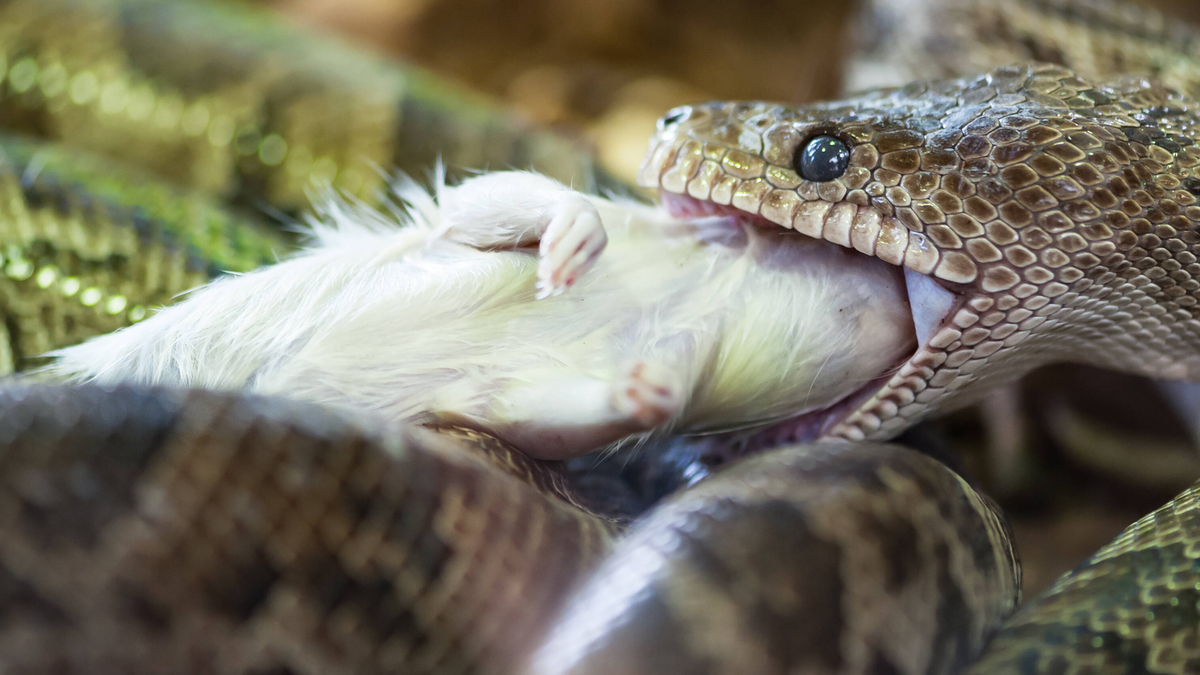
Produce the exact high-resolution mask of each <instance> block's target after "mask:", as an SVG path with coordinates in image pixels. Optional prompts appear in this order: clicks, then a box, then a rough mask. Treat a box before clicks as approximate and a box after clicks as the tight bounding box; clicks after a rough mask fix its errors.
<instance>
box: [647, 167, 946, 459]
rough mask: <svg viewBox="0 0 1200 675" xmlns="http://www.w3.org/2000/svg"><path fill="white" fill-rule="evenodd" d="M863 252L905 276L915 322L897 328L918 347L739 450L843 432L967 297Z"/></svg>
mask: <svg viewBox="0 0 1200 675" xmlns="http://www.w3.org/2000/svg"><path fill="white" fill-rule="evenodd" d="M659 196H660V199H661V202H662V205H663V208H664V209H666V211H667V212H668V213H669V214H670V215H671V216H672V217H675V218H680V219H698V218H705V217H712V216H725V217H728V216H733V217H735V218H737V219H738V220H739V221H740V222H741V223H742V224H743V225H744V226H745V227H761V228H778V227H784V228H786V229H793V228H791V227H790V226H789V225H788V224H782V223H778V222H774V221H772V220H769V219H768V218H766V217H764V216H763V215H761V214H758V213H753V212H749V211H745V210H742V209H739V208H737V207H736V206H732V205H728V206H727V205H722V204H718V203H714V202H712V201H707V200H701V199H697V198H695V197H691V196H688V195H685V194H678V193H674V192H671V191H669V190H668V189H666V188H664V187H661V186H660V190H659ZM801 236H805V235H801ZM815 241H821V242H822V243H823V244H828V245H829V246H832V247H835V248H837V249H840V250H844V249H846V248H850V247H840V246H838V245H836V244H833V243H829V242H824V241H822V240H815ZM852 252H853V251H852ZM861 255H862V256H863V257H864V258H866V259H870V260H872V261H877V262H878V265H879V266H880V267H881V268H887V269H888V270H891V271H892V272H893V273H894V274H896V275H897V276H900V277H903V281H902V282H901V286H902V287H903V288H904V289H905V291H906V295H907V297H906V300H907V302H908V311H907V313H908V315H909V317H910V319H911V324H909V325H899V326H894V328H895V330H897V331H900V332H903V331H908V332H910V333H915V337H916V340H915V344H914V349H913V351H912V352H910V353H908V354H907V355H906V357H905V358H904V359H903V360H901V361H900V362H898V363H895V364H893V366H892V367H890V368H887V369H885V370H884V371H883V372H880V373H879V375H878V377H875V378H873V379H871V380H869V381H867V382H866V383H864V384H863V385H862V386H860V387H858V388H856V389H854V390H853V391H851V392H850V393H848V394H846V395H845V396H842V397H841V398H839V399H837V400H835V401H830V402H825V403H824V404H822V405H818V406H815V407H813V408H810V409H807V410H803V411H798V413H797V414H796V415H794V416H793V417H790V418H788V419H786V420H783V421H782V422H778V423H775V424H773V425H771V426H770V427H768V428H766V429H762V430H760V431H757V432H755V433H754V434H753V435H751V436H749V437H742V438H740V439H739V443H738V444H737V445H738V446H739V452H753V451H757V450H760V449H766V448H771V447H776V446H779V445H783V444H787V443H796V442H810V441H815V440H819V439H825V438H830V437H836V436H838V435H840V434H839V433H837V431H838V430H839V425H841V424H842V423H843V422H845V421H846V420H847V418H849V417H851V416H852V415H854V414H855V413H861V412H862V411H863V409H864V407H865V406H866V405H867V404H868V403H869V402H870V401H872V400H873V398H874V397H875V396H876V394H878V393H880V392H881V391H882V390H884V389H885V388H886V386H887V384H888V382H889V381H890V380H891V378H892V376H893V375H894V374H895V373H896V372H897V371H899V370H900V369H901V368H903V367H904V366H905V365H906V364H908V363H910V362H912V361H913V360H914V359H915V358H916V357H917V356H918V355H919V354H920V353H921V349H922V347H924V346H925V345H926V343H927V342H928V341H929V339H930V337H931V336H932V335H934V334H936V333H937V331H938V330H939V329H940V328H941V327H942V326H943V325H945V323H946V322H947V321H948V320H949V319H950V318H951V317H953V316H954V312H955V311H956V310H957V309H958V308H959V307H961V306H962V305H963V304H964V302H965V300H966V295H965V294H964V293H961V292H958V291H957V290H953V289H951V288H949V287H948V286H949V285H948V284H944V283H942V282H940V281H938V280H936V279H934V278H933V277H932V276H930V275H926V274H921V273H919V272H916V271H914V270H912V269H910V268H907V267H900V266H896V265H893V264H891V263H889V262H887V261H885V260H882V259H880V258H878V257H876V256H870V255H867V254H861Z"/></svg>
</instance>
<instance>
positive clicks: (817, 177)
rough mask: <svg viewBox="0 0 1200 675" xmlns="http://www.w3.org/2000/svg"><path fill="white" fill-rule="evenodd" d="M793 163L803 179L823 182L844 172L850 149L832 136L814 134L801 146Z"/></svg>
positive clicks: (848, 161)
mask: <svg viewBox="0 0 1200 675" xmlns="http://www.w3.org/2000/svg"><path fill="white" fill-rule="evenodd" d="M795 164H796V166H795V168H796V171H797V172H798V173H799V174H800V175H801V176H803V177H804V179H805V180H811V181H813V182H817V183H823V182H825V181H827V180H833V179H834V178H837V177H838V176H841V175H842V174H844V173H846V166H847V165H849V164H850V149H849V148H847V147H846V144H845V143H843V142H841V141H839V140H838V139H836V138H834V137H833V136H814V137H813V138H810V139H808V142H807V143H805V144H804V146H803V147H801V149H800V152H799V153H798V154H797V155H796V159H795Z"/></svg>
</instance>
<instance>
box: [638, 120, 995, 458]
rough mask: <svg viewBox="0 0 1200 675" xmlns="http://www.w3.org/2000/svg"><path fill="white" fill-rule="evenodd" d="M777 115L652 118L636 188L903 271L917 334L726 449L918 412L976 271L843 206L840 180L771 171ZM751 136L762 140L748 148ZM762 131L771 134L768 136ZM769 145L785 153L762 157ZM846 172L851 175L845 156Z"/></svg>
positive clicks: (957, 256) (895, 429) (848, 432)
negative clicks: (887, 359) (833, 389)
mask: <svg viewBox="0 0 1200 675" xmlns="http://www.w3.org/2000/svg"><path fill="white" fill-rule="evenodd" d="M781 110H782V107H781V106H777V105H773V104H766V103H750V104H746V103H735V104H719V105H715V106H697V107H690V106H685V107H683V108H679V109H676V110H675V111H672V112H671V113H669V114H668V116H667V118H665V119H670V120H671V121H670V123H666V124H663V123H660V128H659V132H658V135H657V136H656V137H655V138H654V139H652V141H651V149H650V152H649V153H648V154H647V155H646V159H645V161H644V162H643V164H642V167H641V170H640V171H639V176H638V181H639V183H640V184H641V185H642V186H644V187H650V188H656V189H657V190H658V192H659V195H660V198H661V200H662V203H663V206H664V208H665V209H666V210H667V212H668V213H670V214H671V215H672V216H674V217H677V218H686V219H692V218H698V217H703V216H714V215H738V216H739V217H740V218H742V219H743V220H745V221H747V222H749V223H753V224H756V225H760V226H781V227H785V228H787V229H792V230H795V231H797V232H798V233H800V234H804V235H806V236H809V237H812V238H815V239H822V240H825V241H829V242H831V243H833V244H837V245H839V246H842V247H844V248H849V249H853V250H856V251H858V252H859V253H862V254H863V255H866V256H869V257H873V258H878V259H879V260H881V261H882V262H884V263H888V264H891V265H896V266H900V267H902V268H903V269H904V274H905V284H906V286H907V290H908V293H909V301H910V305H912V306H913V313H912V318H913V329H915V331H916V333H917V336H918V343H917V347H916V350H915V352H914V353H913V354H912V356H911V357H910V358H909V359H907V360H906V361H904V362H903V363H898V364H896V366H895V368H893V369H890V370H888V371H887V372H884V373H881V374H880V376H879V377H878V378H876V379H874V380H871V381H870V382H867V383H865V384H864V385H863V386H862V387H859V388H858V389H856V390H855V391H853V392H852V393H850V394H849V395H846V396H844V397H842V398H841V399H839V400H837V401H834V402H832V403H831V404H829V405H827V406H825V407H822V408H820V409H817V410H808V411H804V412H802V413H800V414H798V415H797V416H795V417H793V418H791V419H788V420H785V421H784V422H781V423H778V424H775V425H773V426H771V427H770V428H768V429H765V430H763V431H760V432H757V433H756V434H754V435H753V436H750V437H748V438H745V437H743V438H741V439H739V443H738V444H737V445H738V446H740V448H742V449H743V450H745V451H753V450H756V449H761V448H768V447H773V446H777V445H780V444H783V443H789V442H806V441H813V440H818V439H830V438H840V439H846V440H863V439H868V438H873V439H882V438H890V437H892V436H894V435H896V434H898V433H899V432H900V431H902V430H903V429H904V428H906V427H907V426H909V425H910V424H912V423H914V422H915V421H917V419H919V417H920V416H921V415H922V414H923V413H925V412H926V411H927V410H928V406H927V405H926V401H921V400H918V395H919V394H921V393H922V392H924V391H925V390H927V389H929V388H930V385H931V384H934V380H935V378H938V377H939V375H938V370H939V368H940V367H941V366H942V365H943V364H945V362H946V360H947V354H946V353H945V347H946V346H947V345H949V344H951V343H953V342H954V341H955V340H956V339H957V338H958V337H960V336H961V331H960V330H959V329H958V328H956V327H955V326H954V322H955V321H956V320H959V321H963V320H964V319H962V318H960V314H963V313H964V312H965V313H967V314H970V315H971V316H975V317H976V318H977V315H976V314H975V313H974V312H972V310H971V309H970V308H969V307H968V304H969V302H968V301H969V299H970V298H971V297H972V294H971V293H969V292H968V291H969V290H970V289H971V287H972V285H973V284H974V282H976V281H978V276H979V274H978V269H977V268H976V266H975V265H974V263H973V262H972V261H971V260H970V259H969V258H968V257H967V256H965V255H963V254H962V253H959V252H944V251H941V250H939V249H938V248H937V247H936V246H935V245H934V243H933V242H932V241H930V240H929V238H928V237H927V236H926V235H925V234H923V233H921V232H916V231H913V230H911V229H910V228H908V227H906V226H905V225H904V224H902V223H901V222H900V220H899V218H897V217H896V216H895V214H894V213H893V214H885V213H882V212H881V211H879V210H878V209H876V208H875V207H874V206H873V205H872V204H871V203H870V202H867V201H865V200H861V199H860V200H859V201H863V203H854V201H853V197H852V196H851V195H850V190H848V189H847V187H848V186H846V185H844V184H843V183H844V181H840V180H839V181H832V182H830V183H821V184H814V183H811V182H806V181H804V180H803V179H802V178H801V177H800V176H799V175H797V174H796V172H795V171H792V170H790V169H785V168H783V167H782V166H779V164H780V163H782V162H783V159H782V158H784V157H786V156H788V155H789V153H790V152H793V151H792V150H790V149H786V148H794V147H795V146H796V145H797V144H798V142H799V138H800V137H801V134H800V133H799V132H795V131H794V128H791V129H789V127H790V124H784V125H783V126H782V127H780V126H779V125H778V119H779V118H780V116H781ZM735 117H736V118H737V120H738V121H734V118H735ZM772 123H774V124H775V126H774V127H771V124H772ZM696 127H702V128H703V129H704V136H703V138H700V137H697V136H696V135H695V134H693V133H690V131H689V130H690V129H694V128H696ZM781 128H782V130H783V131H780V129H781ZM815 128H817V129H821V128H822V127H821V126H817V127H815ZM789 130H790V131H793V133H791V134H788V133H787V132H788V131H789ZM764 132H765V133H764ZM756 133H757V134H761V136H760V138H765V139H766V141H765V142H764V141H761V140H760V141H759V142H758V145H757V146H754V144H755V141H754V137H755V134H756ZM809 133H812V132H811V130H810V132H809ZM772 134H775V135H776V136H777V138H775V139H774V141H772V139H771V136H772ZM779 136H782V137H784V138H782V139H781V138H778V137H779ZM772 142H775V143H776V144H777V145H780V146H782V147H784V148H785V150H783V151H780V150H778V149H774V150H773V149H772V148H771V147H770V145H771V143H772ZM748 146H754V147H748ZM739 148H746V149H747V150H746V151H743V150H740V149H739ZM751 151H753V152H751ZM756 153H757V155H760V156H756ZM773 155H774V156H773ZM769 160H775V161H769ZM857 161H858V162H860V163H861V162H862V161H863V160H862V158H861V157H859V158H857ZM868 161H869V160H868ZM851 165H852V166H851V170H852V171H853V169H854V166H853V165H854V161H853V160H852V162H851ZM852 185H853V183H852ZM857 187H858V188H861V186H857ZM806 191H807V194H806ZM858 192H860V193H863V194H865V192H863V191H862V190H861V189H858ZM941 377H944V376H941ZM935 388H937V387H936V386H935ZM924 398H926V399H927V398H928V396H926V397H924ZM902 408H908V410H906V412H905V414H900V411H901V409H902Z"/></svg>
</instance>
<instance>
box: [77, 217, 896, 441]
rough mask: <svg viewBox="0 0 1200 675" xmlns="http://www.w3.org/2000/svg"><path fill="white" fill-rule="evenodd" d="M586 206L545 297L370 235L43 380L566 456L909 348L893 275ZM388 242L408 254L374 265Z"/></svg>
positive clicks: (511, 271) (790, 405) (824, 250)
mask: <svg viewBox="0 0 1200 675" xmlns="http://www.w3.org/2000/svg"><path fill="white" fill-rule="evenodd" d="M595 201H596V203H597V206H598V207H599V208H600V213H601V214H602V215H603V221H604V225H605V227H606V228H607V229H608V231H609V244H608V248H607V249H606V250H605V252H604V254H603V255H602V256H601V257H600V259H599V261H598V263H597V264H596V266H595V267H594V268H593V269H591V270H589V271H588V272H587V273H586V274H585V275H583V276H582V277H581V278H580V279H579V280H578V282H577V283H576V284H575V285H574V286H573V287H572V288H571V289H570V291H569V292H567V293H566V294H564V295H561V296H557V297H550V298H545V299H536V289H535V284H536V270H537V264H538V263H537V258H536V256H535V255H533V254H532V253H529V252H516V251H480V250H476V249H473V248H469V247H466V246H462V245H459V244H454V243H451V242H446V241H441V240H437V239H436V237H434V236H433V235H432V234H429V233H428V232H427V233H426V234H428V236H425V235H424V234H422V235H420V236H418V234H419V231H418V232H417V233H414V231H413V230H412V229H411V228H409V229H407V230H405V231H403V232H401V233H399V234H398V233H397V232H395V231H392V232H386V231H377V232H373V233H371V234H370V235H364V236H361V237H359V238H358V239H356V240H355V241H354V242H353V245H343V246H340V247H337V248H329V249H317V250H315V251H313V252H311V253H310V254H309V255H307V256H304V257H301V258H298V259H295V260H292V261H287V262H284V263H280V264H278V265H275V266H273V267H271V268H266V269H263V270H260V271H256V272H253V273H250V274H246V275H243V276H241V277H237V278H234V279H229V280H225V281H221V282H218V283H215V284H213V285H211V286H209V287H206V288H203V289H200V290H198V291H197V292H195V293H193V294H192V295H191V296H190V297H189V298H188V299H187V300H185V301H183V302H182V303H180V304H179V305H176V306H175V307H172V308H169V309H167V310H165V311H163V312H161V313H160V314H158V315H156V316H154V317H152V318H150V319H148V320H146V321H144V322H142V323H141V324H138V325H136V326H134V327H132V328H130V329H126V330H124V331H119V332H118V333H115V334H113V335H109V336H102V337H100V338H96V339H93V340H92V341H89V342H88V343H85V344H84V345H81V346H78V347H74V348H69V349H66V350H63V351H62V352H60V353H59V354H58V361H57V363H56V366H55V367H54V369H55V370H57V371H59V372H60V373H65V374H68V375H71V376H73V377H74V378H75V379H76V380H99V381H106V382H116V381H128V382H140V383H145V384H176V385H178V384H182V385H191V386H205V387H213V388H224V389H239V388H240V389H246V390H250V391H255V392H259V393H266V394H279V395H284V396H289V397H293V398H300V399H306V400H311V401H316V402H319V403H325V404H330V405H335V406H339V407H343V408H352V409H356V410H365V411H369V412H372V413H375V414H380V415H382V416H384V417H386V418H388V419H391V420H395V421H400V422H408V423H413V422H415V423H422V422H428V421H432V420H439V419H441V420H449V421H454V422H457V423H461V424H466V425H470V426H475V427H479V428H481V429H483V430H486V431H489V432H491V433H494V434H496V435H498V436H500V437H502V438H505V439H507V440H509V441H511V442H513V443H515V444H516V445H517V446H518V447H521V448H522V449H523V450H526V451H527V452H529V454H531V455H535V456H539V457H566V456H574V455H579V454H583V453H586V452H589V451H591V450H594V449H598V448H601V447H604V446H606V445H608V444H610V443H613V442H617V441H620V440H621V439H624V438H627V437H629V436H633V435H644V434H646V433H649V432H666V431H675V432H684V433H687V432H693V431H708V430H712V429H728V428H744V427H745V428H748V427H762V426H765V425H768V424H770V423H772V422H776V421H781V420H784V419H786V418H789V417H792V416H795V415H797V414H800V413H803V412H805V411H809V410H814V409H819V408H822V407H826V406H829V405H831V404H833V403H836V402H837V401H839V400H841V399H843V398H845V397H847V396H849V395H852V394H853V393H854V392H855V391H857V390H858V389H860V388H861V387H862V386H863V385H864V384H865V383H867V382H870V381H872V380H874V379H877V378H879V377H880V376H882V375H884V374H885V373H886V372H887V371H888V370H889V369H891V368H892V367H894V365H895V364H897V363H899V362H901V361H903V359H904V358H905V357H907V356H909V355H911V352H912V350H913V348H914V344H915V341H914V338H913V329H912V321H911V318H910V317H909V309H908V303H907V297H906V294H905V290H904V282H903V278H902V277H901V276H900V275H899V273H898V271H897V269H896V268H892V267H891V266H888V265H886V264H878V265H876V264H872V263H876V262H878V261H875V260H874V259H870V258H865V257H862V256H851V255H848V254H847V253H846V252H845V251H844V250H842V249H840V248H839V247H837V246H836V245H833V244H829V243H828V242H823V241H818V240H812V239H808V238H805V237H801V236H798V235H794V234H792V233H779V232H764V231H760V230H758V229H757V228H753V227H750V226H745V225H744V224H742V223H736V222H732V221H730V222H726V223H723V224H718V225H717V227H718V228H721V229H722V235H721V236H720V237H716V238H715V239H714V238H708V239H706V238H705V237H699V238H697V237H696V236H695V234H694V233H692V234H689V235H688V236H679V235H671V234H667V233H666V231H664V230H663V229H662V228H661V227H659V225H660V224H661V223H649V224H648V223H645V222H640V221H639V218H641V217H642V215H644V213H646V210H645V209H644V207H638V208H636V209H635V208H633V207H627V206H624V205H620V204H615V203H612V202H606V201H603V200H595ZM397 237H406V238H407V239H409V240H412V243H411V245H409V244H405V246H406V247H407V249H406V252H405V253H404V254H403V255H400V256H397V257H396V258H395V259H393V260H390V261H388V262H386V263H383V264H379V263H377V260H378V257H379V256H378V252H379V251H382V250H387V249H395V248H396V247H397V244H396V239H397ZM717 239H719V240H720V241H719V242H718V243H714V241H716V240H717ZM706 242H707V243H706Z"/></svg>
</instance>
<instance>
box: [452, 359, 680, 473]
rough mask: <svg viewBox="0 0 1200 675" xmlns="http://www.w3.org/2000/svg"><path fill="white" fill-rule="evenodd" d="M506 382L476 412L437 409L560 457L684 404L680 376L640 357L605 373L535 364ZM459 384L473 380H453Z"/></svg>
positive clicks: (541, 454)
mask: <svg viewBox="0 0 1200 675" xmlns="http://www.w3.org/2000/svg"><path fill="white" fill-rule="evenodd" d="M510 382H513V383H514V384H509V385H506V386H503V387H502V388H501V389H499V390H498V391H496V392H494V393H492V394H491V395H489V396H487V397H486V398H487V399H488V402H487V403H486V404H485V405H484V410H485V412H484V413H483V414H482V415H479V414H469V413H468V414H464V412H463V411H456V410H453V409H447V408H444V409H443V410H441V411H437V412H436V413H435V414H436V415H437V416H439V417H445V418H449V419H457V420H471V421H473V422H474V423H475V424H478V425H480V426H481V427H484V428H485V430H486V431H489V432H491V433H494V434H495V435H497V436H499V437H501V438H503V439H505V440H507V441H509V442H510V443H513V444H514V445H516V446H517V447H518V448H520V449H521V450H522V451H523V452H525V453H526V454H529V455H530V456H533V457H537V458H539V459H565V458H568V457H576V456H579V455H584V454H587V453H588V452H591V451H593V450H598V449H600V448H602V447H604V446H606V445H608V444H610V443H613V442H615V441H618V440H620V439H622V438H624V437H625V436H629V435H630V434H635V433H639V432H642V431H647V430H649V429H652V428H654V427H656V426H658V425H660V424H663V423H664V422H666V421H667V420H669V419H670V418H671V417H673V416H674V415H676V414H677V413H679V412H680V410H682V408H683V400H684V397H683V386H682V382H680V380H679V378H678V377H676V376H675V375H674V374H673V373H672V372H671V371H670V370H669V369H668V368H666V367H665V366H662V365H661V364H656V363H650V362H646V361H635V362H632V363H631V364H630V365H628V366H627V367H626V368H624V369H622V371H621V373H620V374H619V375H618V377H617V378H615V379H614V380H611V381H609V380H601V379H597V378H590V377H583V376H575V375H549V374H547V373H545V372H538V373H526V374H518V375H516V376H514V377H513V378H511V380H510ZM464 385H466V386H468V387H471V388H473V387H472V386H471V385H467V384H466V383H459V385H458V386H459V387H461V386H464ZM458 394H459V396H456V397H455V398H456V399H457V400H476V401H477V400H478V397H477V396H473V395H471V392H468V391H465V390H460V391H459V392H458ZM463 394H466V396H465V397H464V396H463ZM442 400H443V402H446V399H445V398H443V399H442ZM454 407H458V406H453V405H451V406H449V408H454ZM463 407H474V406H463ZM476 410H478V408H476Z"/></svg>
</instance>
